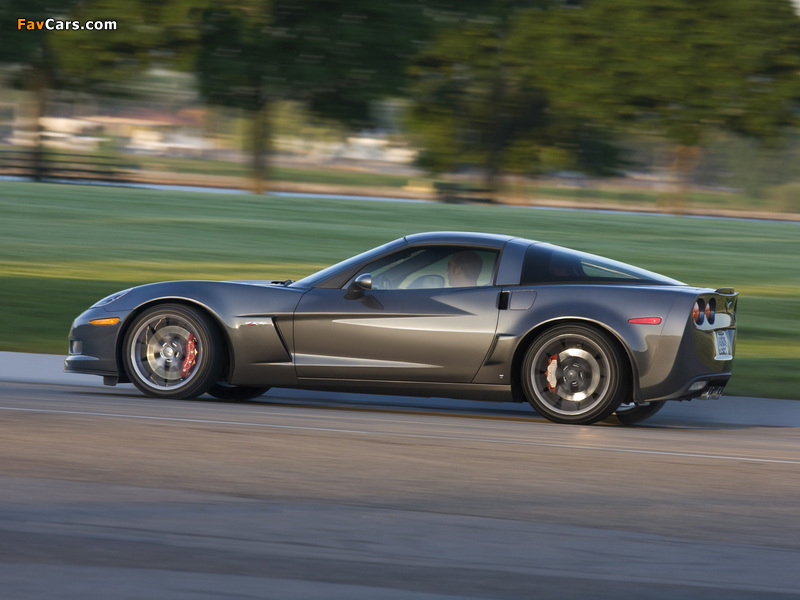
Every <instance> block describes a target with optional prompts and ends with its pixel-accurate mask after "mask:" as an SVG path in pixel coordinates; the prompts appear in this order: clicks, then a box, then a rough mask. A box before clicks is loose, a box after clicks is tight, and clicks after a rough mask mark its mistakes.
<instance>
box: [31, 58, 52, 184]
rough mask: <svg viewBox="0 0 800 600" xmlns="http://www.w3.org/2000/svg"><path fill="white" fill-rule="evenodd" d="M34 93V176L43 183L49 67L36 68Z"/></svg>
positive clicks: (39, 66) (33, 79)
mask: <svg viewBox="0 0 800 600" xmlns="http://www.w3.org/2000/svg"><path fill="white" fill-rule="evenodd" d="M31 83H32V86H31V87H32V91H33V94H34V101H33V124H32V126H31V131H32V133H33V154H32V165H31V167H32V174H33V180H34V181H42V180H43V179H44V177H45V175H46V173H45V171H46V168H45V160H44V146H43V144H42V134H43V133H44V128H43V127H42V123H41V119H42V117H44V116H45V114H47V96H48V91H49V87H50V86H49V85H48V83H49V77H48V73H47V67H46V66H45V65H42V64H39V65H37V66H35V67H34V70H33V75H32V77H31Z"/></svg>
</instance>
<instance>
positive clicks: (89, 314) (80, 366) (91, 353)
mask: <svg viewBox="0 0 800 600" xmlns="http://www.w3.org/2000/svg"><path fill="white" fill-rule="evenodd" d="M116 316H119V315H116ZM108 317H109V313H108V312H107V311H104V310H102V309H89V310H87V311H86V312H84V313H82V314H81V315H80V316H79V317H78V318H77V319H75V321H74V322H73V323H72V329H71V330H70V333H69V356H68V357H67V358H66V360H65V361H64V371H66V372H67V373H82V374H89V375H99V376H101V377H103V378H104V382H105V383H107V384H108V383H111V384H113V383H116V381H123V380H124V374H123V373H122V372H121V369H120V367H119V360H118V357H117V348H118V344H117V341H118V339H119V335H120V332H121V331H122V325H123V319H122V318H120V320H119V322H117V323H116V324H114V325H93V324H92V323H91V321H92V320H93V319H101V318H108Z"/></svg>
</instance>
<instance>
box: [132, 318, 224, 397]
mask: <svg viewBox="0 0 800 600" xmlns="http://www.w3.org/2000/svg"><path fill="white" fill-rule="evenodd" d="M223 352H224V351H223V348H222V339H221V336H220V334H219V332H218V330H217V328H216V326H215V325H214V323H212V322H211V321H210V319H209V318H208V317H207V316H206V315H205V314H203V313H201V312H200V311H198V310H196V309H194V308H191V307H189V306H184V305H180V304H161V305H157V306H154V307H152V308H149V309H147V310H146V311H144V312H143V313H142V314H140V315H139V316H138V317H136V319H135V320H134V321H133V323H132V324H131V326H130V328H129V329H128V333H127V334H126V336H125V341H124V346H123V351H122V357H123V362H124V364H125V371H126V372H127V374H128V377H129V378H130V380H131V382H133V384H134V385H135V386H136V387H137V388H139V389H140V390H141V391H142V392H144V393H145V394H147V395H148V396H153V397H155V398H175V399H180V398H196V397H197V396H201V395H203V394H204V393H205V392H206V391H208V390H209V389H210V388H211V386H212V385H213V384H214V383H215V382H216V381H218V380H219V378H220V374H221V372H222V364H223Z"/></svg>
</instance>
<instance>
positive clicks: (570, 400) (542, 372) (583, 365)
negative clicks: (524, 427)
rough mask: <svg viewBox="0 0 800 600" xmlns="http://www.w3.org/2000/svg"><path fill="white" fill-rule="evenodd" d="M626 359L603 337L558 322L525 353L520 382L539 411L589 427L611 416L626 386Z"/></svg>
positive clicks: (545, 414)
mask: <svg viewBox="0 0 800 600" xmlns="http://www.w3.org/2000/svg"><path fill="white" fill-rule="evenodd" d="M625 373H626V369H625V363H624V361H623V358H622V356H621V353H620V351H619V350H618V349H617V347H616V345H615V344H614V343H613V342H611V341H610V340H609V339H608V337H607V336H606V335H604V334H602V333H601V332H599V331H597V330H596V329H593V328H591V327H586V326H583V325H572V324H570V325H559V326H556V327H553V328H551V329H548V330H547V331H545V332H544V333H542V334H541V335H540V336H539V337H537V338H536V339H535V340H534V341H533V343H532V344H531V345H530V347H529V348H528V350H527V351H526V353H525V358H524V359H523V363H522V372H521V383H522V388H523V390H524V392H525V396H526V398H527V400H528V402H530V403H531V406H533V408H534V409H535V410H536V412H538V413H539V414H540V415H542V416H543V417H545V418H546V419H548V420H550V421H554V422H556V423H575V424H580V425H588V424H591V423H595V422H597V421H601V420H603V419H605V418H606V417H608V416H609V415H611V414H612V413H613V412H614V411H615V410H616V409H617V407H618V406H619V405H620V404H621V402H622V400H623V399H624V398H625V397H626V394H627V390H628V388H629V382H628V378H627V377H626V376H625Z"/></svg>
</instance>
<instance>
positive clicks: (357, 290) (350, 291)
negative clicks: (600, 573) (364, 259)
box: [344, 273, 372, 300]
mask: <svg viewBox="0 0 800 600" xmlns="http://www.w3.org/2000/svg"><path fill="white" fill-rule="evenodd" d="M371 289H372V275H371V274H370V273H362V274H361V275H359V276H358V277H356V278H355V279H354V280H353V283H351V284H350V285H349V286H348V288H347V293H346V294H345V296H344V297H345V298H347V299H348V300H352V299H355V298H361V296H363V295H364V292H365V291H367V290H371Z"/></svg>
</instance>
